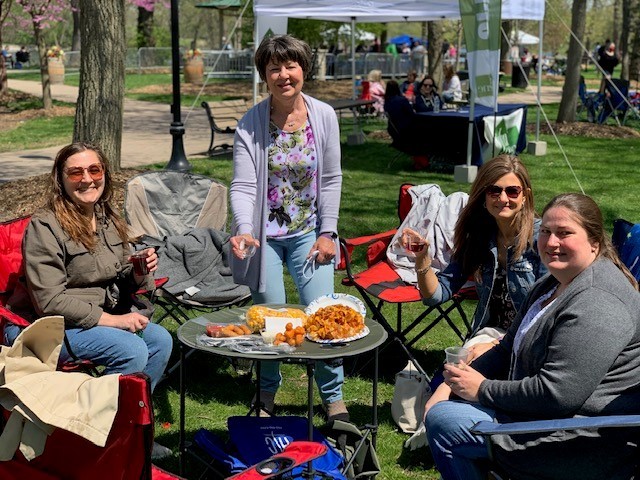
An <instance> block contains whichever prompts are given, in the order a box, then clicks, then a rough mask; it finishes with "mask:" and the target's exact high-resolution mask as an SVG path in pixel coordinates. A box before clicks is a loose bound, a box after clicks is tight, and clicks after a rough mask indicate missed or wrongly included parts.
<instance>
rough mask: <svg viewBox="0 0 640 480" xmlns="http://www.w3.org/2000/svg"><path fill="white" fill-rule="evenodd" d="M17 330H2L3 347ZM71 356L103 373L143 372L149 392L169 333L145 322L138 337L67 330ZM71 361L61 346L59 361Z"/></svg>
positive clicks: (163, 361) (163, 363) (164, 358)
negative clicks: (145, 324)
mask: <svg viewBox="0 0 640 480" xmlns="http://www.w3.org/2000/svg"><path fill="white" fill-rule="evenodd" d="M20 331H21V329H20V328H18V327H16V326H15V325H7V326H6V327H5V331H4V339H3V340H4V342H5V345H12V344H13V342H14V340H15V339H16V337H17V336H18V335H19V334H20ZM65 334H66V336H67V339H68V340H69V345H70V346H71V350H72V351H73V353H74V354H75V355H76V356H77V357H78V358H81V359H83V360H91V361H92V362H93V363H95V364H96V365H104V366H105V367H106V368H105V370H104V373H105V374H109V373H123V374H128V373H137V372H143V373H146V374H147V375H148V376H149V379H150V382H151V391H152V392H153V390H154V389H155V387H156V385H157V384H158V381H160V378H162V374H163V373H164V370H165V368H166V367H167V363H168V362H169V356H170V355H171V349H172V348H173V339H172V337H171V334H170V333H169V332H167V330H165V328H164V327H161V326H160V325H158V324H155V323H151V322H149V323H148V324H147V327H146V328H145V329H144V330H143V331H142V336H141V337H139V336H138V335H136V334H134V333H131V332H129V331H127V330H120V329H119V328H113V327H102V326H95V327H92V328H87V329H82V328H67V329H66V330H65ZM70 360H72V357H71V355H69V352H68V351H67V347H66V345H64V344H63V345H62V350H61V351H60V359H59V362H67V361H70Z"/></svg>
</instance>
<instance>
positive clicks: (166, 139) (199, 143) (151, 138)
mask: <svg viewBox="0 0 640 480" xmlns="http://www.w3.org/2000/svg"><path fill="white" fill-rule="evenodd" d="M9 88H11V89H14V90H20V91H22V92H26V93H30V94H32V95H35V96H39V97H41V96H42V87H41V85H40V83H39V82H31V81H26V80H14V79H9ZM51 94H52V96H53V98H55V99H56V100H61V101H64V102H69V103H75V102H76V100H77V98H78V88H77V87H71V86H67V85H52V86H51ZM189 108H190V105H186V106H185V105H183V106H182V122H183V123H184V124H185V135H184V137H183V140H184V148H185V152H186V154H187V158H193V157H196V156H206V151H207V148H208V147H209V141H210V139H211V133H210V132H211V130H210V128H209V122H208V120H207V116H206V114H205V112H204V109H203V108H201V107H200V106H199V105H198V106H197V107H194V110H193V111H192V112H191V114H190V115H189V118H188V119H187V111H188V109H189ZM172 120H173V115H172V114H171V112H170V106H169V105H163V104H157V103H151V102H141V101H137V100H129V99H127V98H125V100H124V121H123V132H122V154H121V165H122V167H135V166H138V165H146V164H151V163H157V162H161V163H162V162H165V163H166V162H168V161H169V159H170V158H171V146H172V143H173V138H172V136H171V134H170V133H169V128H170V126H171V122H172ZM226 140H227V141H229V138H228V137H227V138H226ZM219 141H220V143H223V138H219ZM216 143H217V142H216ZM61 147H62V145H59V146H56V147H48V148H42V149H37V150H22V151H17V152H7V153H0V183H3V182H6V181H10V180H16V179H19V178H24V177H28V176H32V175H40V174H43V173H49V172H50V171H51V166H52V164H53V159H54V158H55V155H56V153H57V152H58V150H60V148H61Z"/></svg>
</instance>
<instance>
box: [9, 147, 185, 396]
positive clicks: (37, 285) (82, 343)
mask: <svg viewBox="0 0 640 480" xmlns="http://www.w3.org/2000/svg"><path fill="white" fill-rule="evenodd" d="M112 188H113V187H112V179H111V172H110V170H109V163H108V162H107V159H106V158H105V156H104V154H103V153H102V151H101V150H100V149H99V148H98V147H96V146H93V145H88V144H84V143H73V144H71V145H68V146H66V147H64V148H63V149H62V150H60V152H58V155H57V156H56V159H55V161H54V165H53V170H52V172H51V179H50V189H49V190H50V193H49V198H48V202H47V206H46V207H45V208H44V209H42V210H40V211H38V212H36V213H35V214H34V215H33V217H32V219H31V222H30V224H29V226H28V227H27V231H26V233H25V237H24V241H23V244H22V248H23V256H24V263H25V277H26V283H27V290H28V292H29V297H30V299H31V305H30V306H29V307H30V308H32V309H33V315H32V316H31V317H32V318H36V316H43V315H62V316H63V317H64V319H65V326H66V337H67V339H68V341H69V344H70V347H71V350H72V351H73V353H74V354H75V355H77V356H78V357H80V358H82V359H87V360H91V361H92V362H93V363H95V364H97V365H103V366H104V367H105V370H104V373H106V374H109V373H134V372H144V373H146V374H147V375H149V378H150V380H151V388H152V389H153V388H154V387H155V386H156V384H157V383H158V381H159V380H160V378H161V377H162V374H163V373H164V370H165V367H166V365H167V363H168V361H169V356H170V354H171V349H172V346H173V340H172V338H171V335H170V334H169V332H167V331H166V330H165V329H164V328H163V327H161V326H159V325H157V324H154V323H152V322H150V320H149V318H148V317H147V316H145V315H144V313H145V312H143V311H137V309H136V308H135V307H134V305H133V304H132V300H133V298H132V292H135V291H136V290H137V289H138V288H140V287H141V286H153V278H152V277H151V275H149V274H146V275H136V273H135V272H134V271H133V268H132V264H131V259H130V255H131V253H132V250H131V246H130V244H129V238H128V233H127V225H126V224H125V223H124V221H123V220H122V219H120V218H119V217H118V215H116V213H115V211H114V210H113V208H112V206H111V204H110V203H109V201H110V200H111V196H112V194H113V190H112ZM144 253H146V265H147V267H148V270H149V272H153V271H154V270H156V268H157V263H158V256H157V255H156V253H155V252H154V250H153V249H147V250H144ZM148 313H149V312H147V314H148ZM5 330H6V331H5V342H6V343H12V342H13V340H14V339H15V337H17V335H18V334H19V329H18V328H17V327H12V326H7V328H6V329H5ZM67 360H70V354H69V352H68V351H67V349H66V347H65V346H64V345H63V347H62V351H61V353H60V361H62V362H64V361H67Z"/></svg>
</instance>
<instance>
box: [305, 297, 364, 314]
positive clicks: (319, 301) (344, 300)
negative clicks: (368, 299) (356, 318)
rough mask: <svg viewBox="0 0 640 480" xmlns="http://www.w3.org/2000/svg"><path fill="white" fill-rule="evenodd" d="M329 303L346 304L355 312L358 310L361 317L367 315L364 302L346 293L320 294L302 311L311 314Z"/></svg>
mask: <svg viewBox="0 0 640 480" xmlns="http://www.w3.org/2000/svg"><path fill="white" fill-rule="evenodd" d="M329 305H346V306H347V307H351V308H353V309H354V310H355V311H356V312H359V313H360V315H362V318H363V319H364V318H366V316H367V308H366V307H365V306H364V303H362V300H360V299H359V298H356V297H354V296H353V295H348V294H346V293H330V294H328V295H322V296H321V297H318V298H316V299H315V300H314V301H313V302H311V303H310V304H309V305H308V306H307V308H305V309H304V313H306V314H307V315H312V314H314V313H316V311H318V310H319V309H320V308H323V307H328V306H329Z"/></svg>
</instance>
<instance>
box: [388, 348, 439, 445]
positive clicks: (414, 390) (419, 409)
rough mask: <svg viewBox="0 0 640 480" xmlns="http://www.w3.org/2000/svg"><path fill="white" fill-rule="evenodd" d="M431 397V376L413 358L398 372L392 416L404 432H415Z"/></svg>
mask: <svg viewBox="0 0 640 480" xmlns="http://www.w3.org/2000/svg"><path fill="white" fill-rule="evenodd" d="M429 397H431V388H430V387H429V378H428V377H427V376H426V375H424V374H422V373H420V372H419V371H418V369H417V368H416V366H415V365H414V364H413V362H412V361H411V360H409V361H408V362H407V365H406V366H405V367H404V368H403V369H402V370H400V371H399V372H398V373H396V384H395V388H394V389H393V400H392V401H391V416H392V417H393V420H394V422H396V424H397V425H398V427H400V430H402V431H403V432H404V433H415V431H416V430H417V429H418V427H419V426H420V424H421V423H422V419H423V417H424V406H425V404H426V403H427V400H429Z"/></svg>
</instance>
